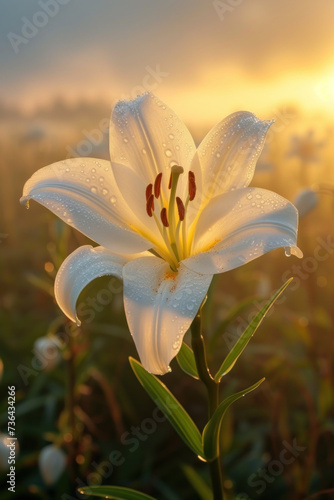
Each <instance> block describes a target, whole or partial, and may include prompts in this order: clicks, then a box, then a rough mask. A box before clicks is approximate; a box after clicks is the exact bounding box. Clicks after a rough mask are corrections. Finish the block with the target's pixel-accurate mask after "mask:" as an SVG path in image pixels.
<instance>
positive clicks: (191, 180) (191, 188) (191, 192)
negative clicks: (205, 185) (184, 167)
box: [188, 170, 196, 201]
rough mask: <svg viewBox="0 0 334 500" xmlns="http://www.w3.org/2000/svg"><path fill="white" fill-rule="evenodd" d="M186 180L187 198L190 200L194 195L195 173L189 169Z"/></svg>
mask: <svg viewBox="0 0 334 500" xmlns="http://www.w3.org/2000/svg"><path fill="white" fill-rule="evenodd" d="M188 181H189V200H190V201H192V200H193V199H194V198H195V195H196V181H195V174H194V172H191V170H190V171H189V173H188Z"/></svg>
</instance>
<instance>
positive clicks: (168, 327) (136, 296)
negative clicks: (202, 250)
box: [123, 257, 212, 375]
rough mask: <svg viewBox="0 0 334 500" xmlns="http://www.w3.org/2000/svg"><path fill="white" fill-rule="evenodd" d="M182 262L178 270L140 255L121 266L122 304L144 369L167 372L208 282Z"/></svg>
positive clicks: (208, 284) (209, 281)
mask: <svg viewBox="0 0 334 500" xmlns="http://www.w3.org/2000/svg"><path fill="white" fill-rule="evenodd" d="M211 279H212V276H208V275H206V276H203V275H201V274H199V273H194V272H192V271H190V270H189V269H187V268H186V267H185V266H183V265H182V264H181V265H180V267H179V271H178V273H174V272H172V271H171V270H170V268H169V266H168V264H167V263H166V262H164V261H163V260H161V259H158V258H157V257H142V258H139V259H136V260H133V261H131V262H129V263H127V264H126V265H125V266H124V268H123V280H124V307H125V313H126V317H127V321H128V325H129V328H130V331H131V333H132V335H133V339H134V341H135V344H136V347H137V350H138V353H139V356H140V360H141V362H142V364H143V366H144V368H145V369H146V370H147V371H149V372H151V373H155V374H160V375H161V374H163V373H166V372H167V371H168V368H169V363H170V362H171V360H172V359H173V358H174V357H175V356H176V355H177V353H178V352H179V350H180V348H181V344H182V339H183V337H184V334H185V333H186V331H187V330H188V328H189V327H190V325H191V323H192V321H193V319H194V317H195V315H196V313H197V311H198V309H199V307H200V305H201V303H202V301H203V299H204V297H205V295H206V293H207V291H208V288H209V286H210V283H211Z"/></svg>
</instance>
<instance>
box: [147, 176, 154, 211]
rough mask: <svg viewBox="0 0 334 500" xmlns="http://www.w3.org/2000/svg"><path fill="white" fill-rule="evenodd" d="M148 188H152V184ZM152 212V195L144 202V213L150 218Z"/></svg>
mask: <svg viewBox="0 0 334 500" xmlns="http://www.w3.org/2000/svg"><path fill="white" fill-rule="evenodd" d="M150 186H152V184H150ZM153 210H154V194H151V196H150V197H149V199H148V200H147V202H146V212H147V214H148V215H149V216H150V217H152V216H153Z"/></svg>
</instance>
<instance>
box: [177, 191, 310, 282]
mask: <svg viewBox="0 0 334 500" xmlns="http://www.w3.org/2000/svg"><path fill="white" fill-rule="evenodd" d="M297 224H298V213H297V210H296V208H295V207H294V206H293V205H292V204H291V203H290V202H289V201H287V200H286V199H285V198H282V197H281V196H279V195H277V194H276V193H273V192H272V191H267V190H265V189H260V188H244V189H238V190H236V191H231V192H229V193H226V194H223V195H220V196H217V197H216V198H214V199H213V200H211V202H210V203H209V204H208V205H207V206H206V207H205V208H204V210H203V212H202V214H201V216H200V217H199V220H198V224H197V226H196V229H195V236H194V246H193V252H192V253H193V254H195V255H193V256H192V257H189V258H188V259H186V260H185V261H183V262H184V264H185V265H186V266H187V267H189V268H190V269H192V270H194V271H197V272H202V273H208V274H215V273H221V272H225V271H229V270H230V269H234V268H236V267H239V266H241V265H243V264H245V263H247V262H250V261H251V260H253V259H255V258H257V257H259V256H260V255H263V254H264V253H267V252H269V251H270V250H273V249H275V248H278V247H286V248H287V254H288V253H289V252H291V253H292V254H294V255H296V256H298V257H301V256H302V253H301V251H300V250H299V249H298V247H297V246H296V244H297V243H296V240H297Z"/></svg>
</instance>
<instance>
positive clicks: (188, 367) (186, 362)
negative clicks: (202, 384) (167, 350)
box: [176, 342, 199, 379]
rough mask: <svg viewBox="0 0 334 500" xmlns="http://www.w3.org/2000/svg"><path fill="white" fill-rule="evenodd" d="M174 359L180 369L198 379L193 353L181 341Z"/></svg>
mask: <svg viewBox="0 0 334 500" xmlns="http://www.w3.org/2000/svg"><path fill="white" fill-rule="evenodd" d="M176 359H177V362H178V363H179V366H180V368H181V370H183V371H184V372H185V373H187V374H188V375H190V376H191V377H193V378H196V379H199V376H198V372H197V367H196V361H195V356H194V353H193V351H192V349H190V347H189V346H188V345H187V344H186V343H185V342H183V344H182V347H181V349H180V351H179V353H178V355H177V356H176Z"/></svg>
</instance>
